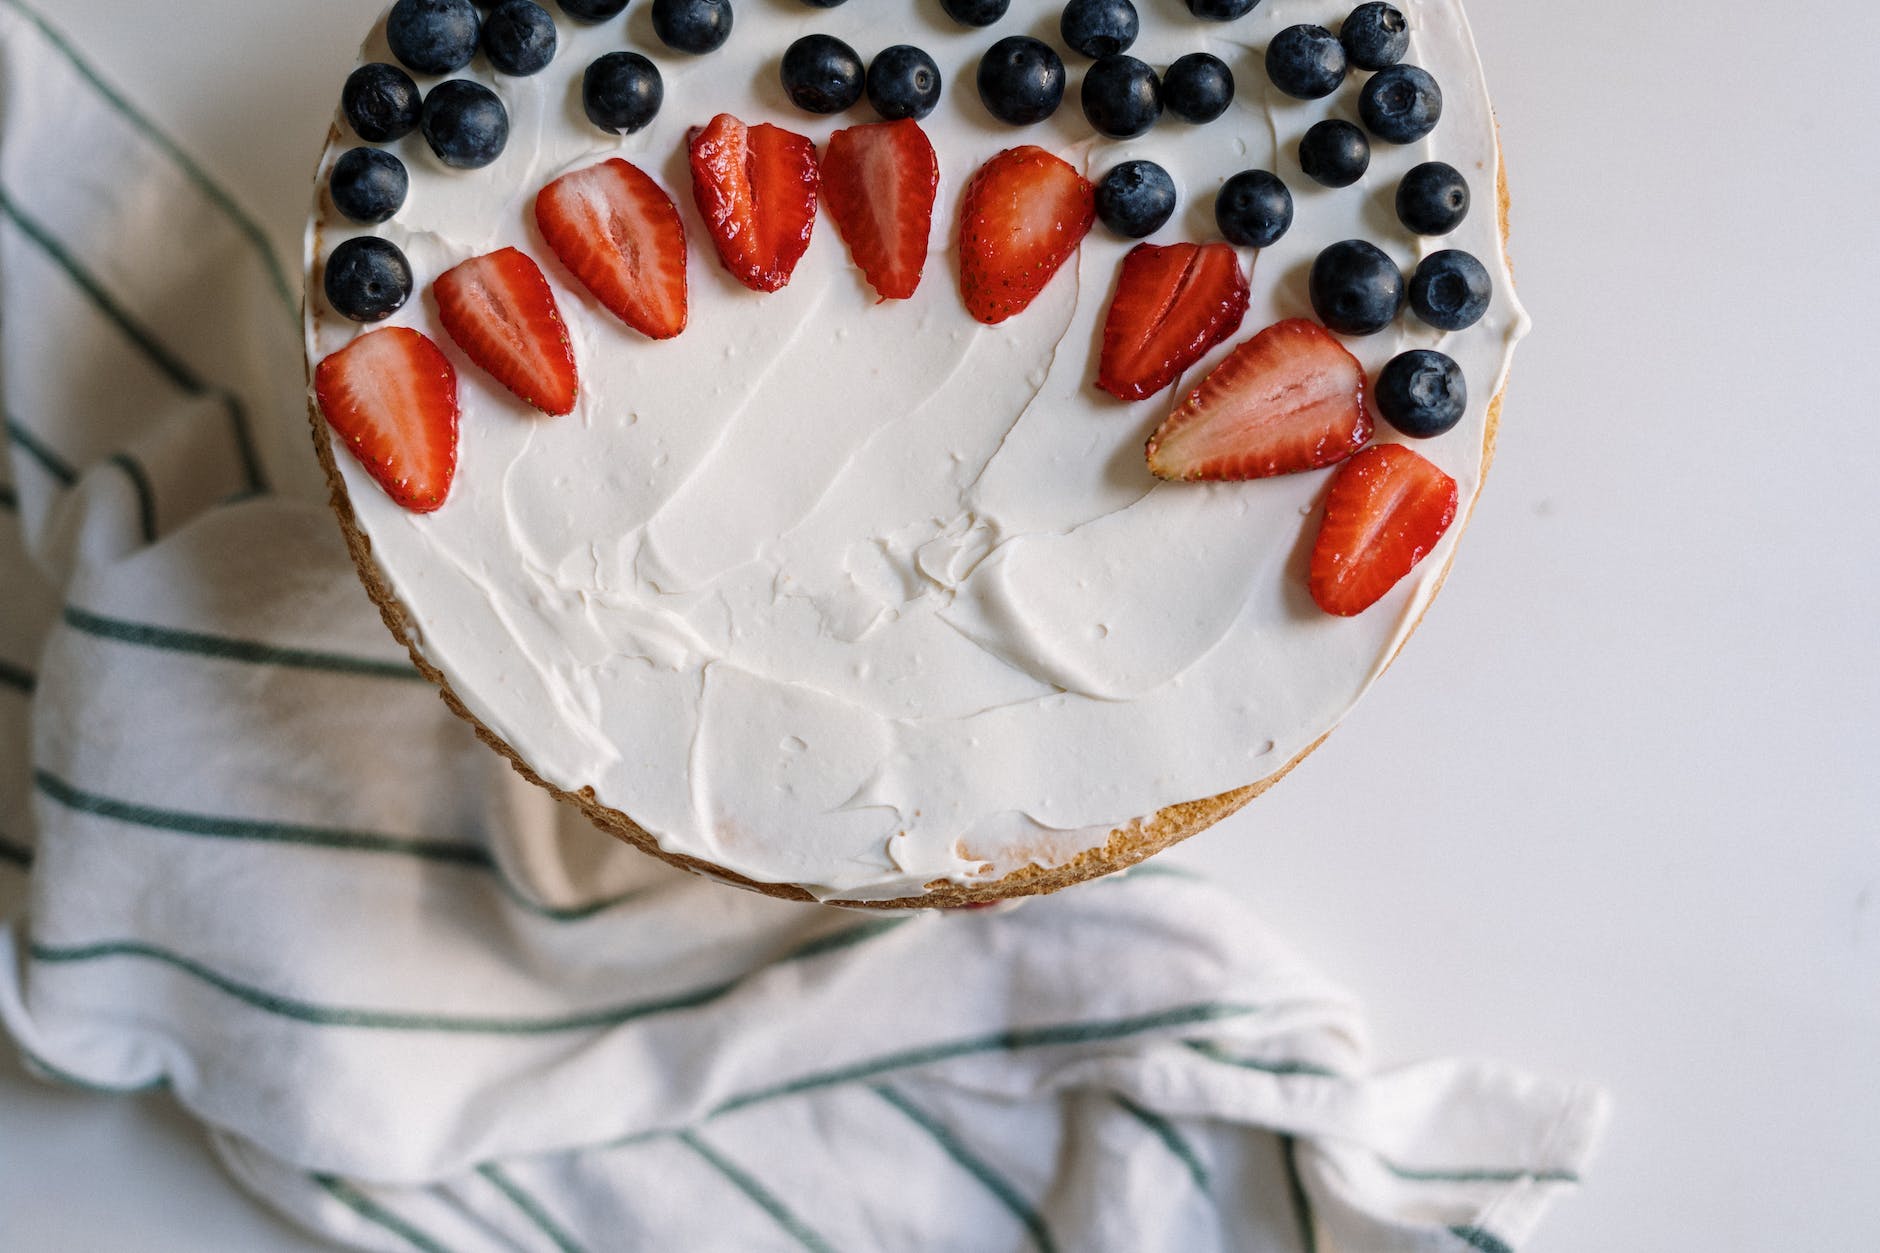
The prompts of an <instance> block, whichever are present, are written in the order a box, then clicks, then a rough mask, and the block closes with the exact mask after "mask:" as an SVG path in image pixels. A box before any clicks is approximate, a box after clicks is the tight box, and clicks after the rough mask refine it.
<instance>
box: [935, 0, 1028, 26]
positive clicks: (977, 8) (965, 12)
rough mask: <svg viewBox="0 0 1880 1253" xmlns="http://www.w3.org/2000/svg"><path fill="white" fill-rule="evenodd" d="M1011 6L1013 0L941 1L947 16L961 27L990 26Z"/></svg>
mask: <svg viewBox="0 0 1880 1253" xmlns="http://www.w3.org/2000/svg"><path fill="white" fill-rule="evenodd" d="M1011 6H1012V0H940V7H941V8H943V9H945V10H946V11H947V16H948V17H950V18H952V19H953V20H954V21H956V22H958V23H959V24H960V25H961V26H990V25H992V24H993V23H994V22H996V21H998V20H999V19H1000V18H1002V17H1004V16H1005V11H1006V10H1007V9H1009V8H1010V7H1011Z"/></svg>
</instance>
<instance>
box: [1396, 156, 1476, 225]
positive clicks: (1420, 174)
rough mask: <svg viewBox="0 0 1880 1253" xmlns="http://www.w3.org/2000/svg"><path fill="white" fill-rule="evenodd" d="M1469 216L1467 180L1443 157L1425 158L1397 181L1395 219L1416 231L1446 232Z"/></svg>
mask: <svg viewBox="0 0 1880 1253" xmlns="http://www.w3.org/2000/svg"><path fill="white" fill-rule="evenodd" d="M1468 216H1469V181H1468V180H1467V179H1465V178H1463V177H1462V171H1461V170H1458V169H1457V168H1456V167H1455V166H1453V165H1448V164H1446V163H1444V162H1442V161H1425V162H1424V163H1423V164H1422V165H1419V166H1417V167H1415V168H1414V169H1412V170H1411V171H1410V172H1409V173H1408V174H1406V175H1404V176H1403V182H1401V183H1398V184H1397V220H1398V221H1400V222H1402V223H1403V224H1404V225H1405V226H1407V227H1409V228H1410V229H1411V230H1413V231H1415V232H1416V233H1417V234H1419V235H1447V234H1449V232H1451V231H1453V230H1455V229H1456V228H1457V227H1458V226H1461V225H1462V219H1463V218H1466V217H1468Z"/></svg>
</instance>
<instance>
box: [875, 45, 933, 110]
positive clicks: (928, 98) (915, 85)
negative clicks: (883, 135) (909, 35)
mask: <svg viewBox="0 0 1880 1253" xmlns="http://www.w3.org/2000/svg"><path fill="white" fill-rule="evenodd" d="M868 103H869V104H871V105H873V106H875V112H877V113H879V114H881V116H882V117H885V118H887V119H888V120H889V121H890V122H892V121H896V120H898V119H900V118H904V117H911V118H923V117H926V116H927V115H928V114H929V113H932V112H933V107H934V106H935V105H936V104H939V103H940V67H939V66H937V65H935V64H934V63H933V58H932V57H930V56H928V55H927V54H926V53H925V52H922V51H921V50H920V49H919V48H916V47H914V45H912V44H895V45H894V46H893V47H892V48H883V49H882V50H881V51H880V52H878V53H876V54H875V59H874V60H873V61H871V62H869V65H868Z"/></svg>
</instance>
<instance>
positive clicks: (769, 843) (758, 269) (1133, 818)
mask: <svg viewBox="0 0 1880 1253" xmlns="http://www.w3.org/2000/svg"><path fill="white" fill-rule="evenodd" d="M335 85H336V87H338V88H340V110H339V115H338V119H337V121H336V122H335V125H334V127H333V130H332V132H331V135H330V138H329V142H328V144H327V148H326V151H325V153H324V155H323V158H322V160H321V163H320V166H319V173H318V177H317V185H316V198H315V204H314V209H313V213H312V217H311V221H310V224H309V229H308V233H307V250H306V267H307V276H308V288H307V292H308V294H307V303H306V336H307V359H308V365H309V380H310V389H309V390H310V410H311V414H312V418H313V425H314V435H315V439H314V444H315V448H316V451H317V453H318V455H319V456H320V458H321V460H322V463H323V464H324V466H325V468H326V471H327V476H328V479H329V480H330V482H331V486H332V500H333V505H334V508H335V510H336V512H337V513H338V515H339V519H340V522H341V525H342V528H343V530H344V532H345V535H346V537H347V540H348V542H349V544H350V547H351V550H352V553H353V557H354V560H355V563H356V564H357V566H358V567H359V572H360V575H361V578H362V580H363V581H364V583H365V585H366V587H367V589H368V590H369V591H370V593H371V595H372V596H373V598H374V600H375V601H376V602H377V603H378V605H379V607H380V609H381V611H382V613H383V615H384V617H385V620H386V622H387V624H388V626H390V627H391V629H392V630H393V631H394V633H395V634H397V635H398V637H399V638H400V639H401V640H402V641H404V643H405V644H406V645H407V646H408V647H409V649H410V651H411V655H412V658H413V660H414V662H415V664H416V665H417V666H418V667H419V668H420V669H421V670H422V671H423V672H424V673H425V674H427V675H428V676H429V677H430V678H431V679H433V680H434V681H435V682H436V683H438V684H439V686H440V687H441V688H442V690H443V694H444V696H445V699H446V700H447V701H448V702H449V703H450V704H451V706H452V707H453V708H454V709H455V710H456V711H457V712H458V713H459V714H461V715H462V716H464V717H465V718H467V719H469V720H470V721H471V722H472V723H473V724H474V725H475V727H476V729H477V731H478V733H479V734H480V735H481V736H482V737H483V738H484V739H485V740H486V741H488V742H489V743H490V744H491V745H492V746H493V747H495V748H496V749H498V750H499V751H501V752H502V753H504V754H506V755H507V756H508V757H509V758H510V759H511V760H512V761H513V762H514V763H515V765H516V766H517V767H518V768H519V769H521V770H522V771H523V772H524V773H525V774H526V775H528V777H529V778H531V779H532V780H534V781H535V782H537V783H539V784H541V785H543V786H544V787H546V788H548V789H550V790H551V791H553V792H554V793H555V794H556V795H557V796H559V797H561V798H562V799H563V800H565V801H567V802H568V803H570V804H574V805H578V806H579V807H580V808H581V809H582V810H583V811H584V812H585V813H586V814H587V815H588V817H589V818H591V819H592V820H593V821H594V822H595V824H596V825H597V826H599V827H601V828H603V829H604V830H606V831H609V832H611V833H612V834H614V835H616V836H619V837H620V838H622V839H625V840H628V841H630V842H631V843H633V844H635V845H637V846H639V847H640V848H642V849H644V850H645V851H647V852H649V853H653V854H655V855H657V856H660V857H662V858H664V859H666V860H668V861H670V862H673V863H675V864H679V865H683V866H686V867H688V868H690V869H692V870H695V871H698V872H700V873H705V874H709V875H713V876H716V877H719V878H722V879H725V880H727V881H730V882H734V883H738V884H741V885H744V886H747V887H753V888H756V889H758V890H761V891H765V892H769V893H771V894H773V895H780V896H787V897H794V898H797V899H815V900H824V901H834V902H841V903H853V904H862V905H878V906H933V905H963V904H973V903H984V902H989V901H994V900H999V899H1003V898H1007V897H1012V896H1018V895H1024V894H1029V893H1034V892H1040V891H1049V890H1052V889H1055V888H1058V887H1062V886H1064V885H1066V884H1069V883H1073V882H1077V881H1079V880H1082V879H1086V878H1089V877H1092V876H1094V875H1098V874H1102V873H1106V872H1108V871H1112V870H1116V869H1119V868H1121V867H1123V866H1126V865H1130V864H1133V863H1134V862H1136V861H1139V860H1141V859H1142V858H1144V857H1146V856H1149V855H1150V854H1152V853H1154V852H1156V851H1158V850H1160V849H1162V848H1164V847H1166V846H1168V845H1169V844H1172V843H1174V842H1175V841H1177V840H1179V839H1181V838H1183V837H1185V836H1187V835H1189V834H1192V833H1193V832H1195V831H1198V830H1200V829H1202V828H1204V827H1206V826H1207V825H1209V824H1211V823H1212V822H1215V821H1217V820H1218V819H1219V818H1221V817H1223V816H1224V815H1226V814H1229V813H1232V812H1233V811H1234V810H1235V809H1237V808H1239V807H1240V806H1241V805H1242V804H1244V803H1246V802H1247V800H1249V799H1250V798H1251V797H1253V796H1255V795H1257V794H1258V793H1259V792H1260V791H1261V790H1263V789H1264V788H1266V787H1267V786H1269V785H1271V784H1272V783H1273V782H1274V781H1275V780H1277V779H1278V778H1279V777H1280V776H1281V775H1283V774H1285V773H1286V771H1287V770H1288V769H1290V768H1291V767H1292V765H1294V764H1295V763H1296V762H1297V761H1298V760H1299V759H1300V758H1302V757H1303V756H1304V755H1305V754H1307V753H1308V752H1310V751H1311V750H1312V749H1313V748H1314V747H1316V745H1317V744H1318V743H1319V742H1320V741H1321V740H1322V739H1323V737H1324V736H1325V735H1326V734H1328V733H1329V732H1330V731H1331V730H1332V729H1333V727H1335V726H1336V725H1337V723H1338V722H1339V721H1340V720H1341V719H1342V718H1343V717H1344V716H1345V714H1346V713H1347V711H1349V710H1350V709H1351V707H1352V706H1353V704H1354V703H1355V702H1356V701H1357V700H1358V699H1359V698H1360V697H1361V696H1362V695H1363V694H1364V692H1365V691H1366V690H1367V689H1368V688H1369V686H1370V685H1371V684H1372V683H1373V682H1374V681H1375V680H1376V679H1377V678H1378V677H1379V675H1381V674H1382V673H1383V671H1384V670H1385V668H1386V667H1387V666H1388V664H1389V663H1390V661H1391V660H1392V658H1393V657H1394V656H1395V655H1396V654H1397V652H1398V651H1399V649H1401V648H1402V646H1403V645H1404V643H1405V641H1406V640H1407V639H1408V637H1409V635H1410V634H1411V632H1412V631H1413V630H1414V628H1415V626H1416V625H1417V623H1418V621H1419V620H1420V618H1421V616H1422V614H1423V613H1424V611H1425V610H1426V609H1427V607H1428V606H1429V604H1430V601H1431V599H1432V598H1433V597H1434V595H1435V594H1436V591H1437V589H1438V587H1439V585H1440V584H1441V582H1442V580H1443V577H1444V575H1445V574H1446V573H1447V571H1448V569H1449V566H1450V562H1451V559H1452V557H1453V555H1454V551H1455V546H1456V543H1457V540H1458V538H1459V536H1460V534H1461V532H1462V530H1463V525H1464V523H1465V522H1466V520H1467V516H1468V513H1469V511H1470V508H1471V506H1472V505H1473V503H1474V500H1475V498H1476V495H1477V493H1478V491H1479V490H1480V487H1481V484H1482V480H1483V476H1484V474H1485V473H1486V470H1487V466H1488V461H1489V457H1490V454H1491V452H1492V449H1493V445H1494V434H1495V429H1496V424H1497V422H1498V420H1499V414H1500V406H1501V391H1502V388H1503V386H1504V383H1505V381H1506V378H1507V373H1508V369H1509V365H1510V361H1511V358H1512V354H1513V350H1514V347H1515V344H1516V342H1517V341H1518V340H1519V339H1520V337H1521V336H1522V335H1523V333H1524V332H1525V331H1526V328H1527V324H1528V323H1527V317H1526V315H1525V314H1524V313H1523V311H1522V309H1521V306H1520V304H1519V302H1518V301H1517V299H1516V296H1515V292H1514V288H1513V282H1512V276H1511V274H1510V271H1509V268H1508V263H1507V260H1506V253H1505V236H1506V207H1507V201H1506V192H1505V184H1504V182H1503V179H1502V176H1501V158H1500V149H1499V144H1498V138H1497V132H1496V127H1495V122H1494V117H1493V114H1492V112H1491V110H1490V105H1489V100H1488V94H1487V90H1486V87H1485V85H1484V82H1483V77H1482V71H1481V66H1480V64H1479V61H1478V59H1477V55H1476V51H1475V47H1474V43H1473V40H1472V37H1471V35H1470V33H1469V29H1468V25H1467V21H1466V19H1465V17H1464V15H1463V12H1462V8H1461V5H1460V3H1459V0H1394V3H1391V4H1386V3H1366V4H1362V5H1359V6H1358V7H1357V8H1356V9H1352V8H1351V7H1350V5H1349V0H1345V2H1343V3H1340V2H1338V0H1188V3H1187V6H1186V8H1185V9H1184V8H1183V7H1181V6H1177V5H1170V4H1158V5H1157V6H1155V7H1154V8H1150V7H1148V6H1146V5H1145V6H1144V7H1142V8H1141V9H1138V8H1136V7H1133V6H1132V4H1131V3H1130V0H1070V3H1069V4H1068V5H1064V6H1062V7H1059V6H1058V4H1057V3H1056V2H1055V0H1053V2H1052V3H1050V4H1046V3H1043V2H1041V0H862V2H856V3H848V4H843V3H841V0H835V3H834V4H833V5H827V6H825V5H823V4H820V3H819V4H808V3H803V2H802V0H631V3H625V2H624V0H559V3H557V2H556V0H544V2H543V3H542V4H540V5H538V4H536V3H531V2H530V0H502V2H501V3H496V4H493V5H492V4H473V3H471V2H470V0H398V3H397V4H395V5H393V6H392V8H391V9H390V10H389V11H388V13H387V14H386V16H385V17H384V18H383V19H382V20H381V21H380V22H379V23H378V25H377V26H376V27H375V28H374V29H373V30H372V31H371V32H370V34H369V35H368V37H367V39H366V41H365V44H364V47H363V49H362V52H361V55H360V60H359V63H358V64H357V66H355V67H354V68H353V70H352V71H351V72H350V73H349V74H336V76H335Z"/></svg>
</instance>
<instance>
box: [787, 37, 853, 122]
mask: <svg viewBox="0 0 1880 1253" xmlns="http://www.w3.org/2000/svg"><path fill="white" fill-rule="evenodd" d="M781 73H782V76H783V90H784V93H785V94H786V95H788V96H789V97H790V100H791V101H792V103H794V104H795V105H796V107H797V108H799V109H806V110H808V111H809V112H811V113H840V112H842V110H844V109H846V108H848V107H849V106H850V105H852V104H854V103H855V102H856V101H857V100H860V99H861V98H862V81H863V77H864V75H863V71H862V59H861V58H860V57H858V56H856V55H855V49H853V48H851V47H849V46H848V45H847V44H845V43H843V42H842V41H841V40H840V39H837V38H836V37H835V36H834V35H805V36H803V37H802V38H801V39H799V40H797V41H796V42H795V43H793V44H791V45H790V46H789V47H788V48H786V49H784V52H783V66H782V70H781Z"/></svg>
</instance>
